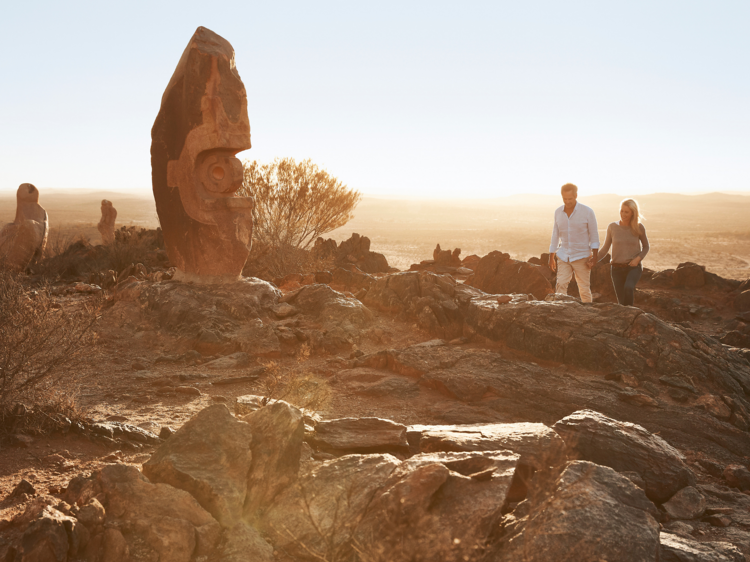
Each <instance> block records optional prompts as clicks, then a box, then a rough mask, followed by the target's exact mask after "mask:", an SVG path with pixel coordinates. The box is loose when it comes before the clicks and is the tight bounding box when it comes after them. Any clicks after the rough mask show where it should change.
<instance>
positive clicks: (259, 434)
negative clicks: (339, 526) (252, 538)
mask: <svg viewBox="0 0 750 562" xmlns="http://www.w3.org/2000/svg"><path fill="white" fill-rule="evenodd" d="M241 419H242V420H243V422H245V423H246V424H247V425H248V426H249V427H250V430H251V431H252V434H253V443H252V452H253V462H252V466H251V468H250V471H249V472H248V473H247V496H246V498H245V504H244V512H245V515H246V516H247V517H250V518H251V520H254V519H255V518H257V517H259V516H260V515H261V514H262V512H263V511H264V510H265V509H266V508H267V507H268V506H269V505H271V503H272V502H273V501H274V499H275V498H276V496H277V495H278V494H280V493H281V492H282V491H283V490H284V489H286V488H287V487H289V486H290V485H292V484H293V483H294V482H295V481H296V479H297V473H298V472H299V463H300V451H301V448H302V439H303V437H304V433H305V424H304V419H303V416H302V412H301V411H300V410H298V409H297V408H295V407H293V406H290V405H289V404H287V403H286V402H281V401H277V402H273V403H271V404H268V405H266V406H263V407H261V408H259V409H258V410H255V411H253V412H250V413H248V414H245V415H243V416H242V417H241Z"/></svg>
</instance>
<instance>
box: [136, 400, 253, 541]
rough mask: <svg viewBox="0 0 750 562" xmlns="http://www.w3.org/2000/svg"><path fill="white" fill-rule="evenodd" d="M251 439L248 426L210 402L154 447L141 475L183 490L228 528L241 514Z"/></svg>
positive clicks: (218, 405) (249, 461)
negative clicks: (155, 448) (209, 404)
mask: <svg viewBox="0 0 750 562" xmlns="http://www.w3.org/2000/svg"><path fill="white" fill-rule="evenodd" d="M252 441H253V436H252V431H251V427H250V426H249V425H248V424H246V423H244V422H241V421H237V419H236V418H235V417H234V416H232V414H230V412H229V410H228V409H227V407H226V406H225V405H223V404H216V405H214V406H210V407H208V408H206V409H204V410H202V411H201V412H199V413H198V414H197V415H196V416H195V417H193V418H192V419H191V420H190V421H189V422H187V423H186V424H185V425H183V426H182V427H181V428H180V429H179V430H178V431H177V433H175V434H174V435H173V436H172V437H171V438H170V439H169V440H168V441H167V442H166V443H164V444H163V445H162V446H161V447H159V449H157V451H156V452H155V453H154V454H153V455H152V457H151V458H150V459H149V460H148V461H147V462H145V463H144V464H143V474H145V475H146V476H147V477H148V478H149V479H150V480H151V481H152V482H154V483H158V482H161V483H165V484H169V485H170V486H174V487H175V488H179V489H181V490H185V491H186V492H189V493H190V494H191V495H192V496H193V497H194V498H196V499H197V500H198V502H200V504H201V506H203V508H204V509H206V511H208V512H209V513H210V514H211V515H213V516H214V518H216V520H217V521H218V522H219V523H221V525H222V526H223V527H232V526H234V525H235V524H236V523H237V522H238V521H239V520H240V518H241V517H242V511H243V505H244V502H245V496H246V493H247V486H248V478H247V475H248V472H249V471H250V463H251V461H252V453H251V449H250V446H251V444H252Z"/></svg>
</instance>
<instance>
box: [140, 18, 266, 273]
mask: <svg viewBox="0 0 750 562" xmlns="http://www.w3.org/2000/svg"><path fill="white" fill-rule="evenodd" d="M151 139H152V143H151V170H152V181H153V189H154V199H155V200H156V211H157V213H158V215H159V222H160V223H161V228H162V231H163V232H164V243H165V246H166V250H167V254H168V255H169V261H170V262H171V263H172V264H174V265H175V267H176V268H177V274H176V276H175V278H176V279H183V280H192V281H197V282H204V283H208V282H226V281H233V280H236V279H238V278H239V277H240V274H241V272H242V267H243V265H244V264H245V261H246V260H247V257H248V255H249V253H250V245H251V236H252V229H253V219H252V210H253V205H254V200H253V198H252V197H240V196H238V195H237V194H236V192H237V190H238V189H239V188H240V186H241V185H242V180H243V170H242V163H241V162H240V161H239V159H237V158H236V154H237V153H238V152H240V151H243V150H247V149H248V148H250V122H249V120H248V116H247V94H246V93H245V86H244V85H243V83H242V80H241V79H240V76H239V74H238V72H237V68H236V67H235V62H234V50H233V49H232V46H231V45H230V44H229V42H228V41H227V40H226V39H224V38H223V37H220V36H219V35H217V34H215V33H214V32H212V31H210V30H208V29H206V28H204V27H199V28H198V29H197V30H196V32H195V34H194V35H193V37H192V39H191V40H190V42H189V43H188V46H187V48H186V49H185V52H184V53H183V54H182V58H181V59H180V62H179V63H178V64H177V68H176V70H175V72H174V75H173V76H172V79H171V80H170V81H169V84H168V85H167V89H166V90H165V91H164V95H163V97H162V102H161V108H160V110H159V114H158V115H157V117H156V121H155V122H154V126H153V129H152V130H151Z"/></svg>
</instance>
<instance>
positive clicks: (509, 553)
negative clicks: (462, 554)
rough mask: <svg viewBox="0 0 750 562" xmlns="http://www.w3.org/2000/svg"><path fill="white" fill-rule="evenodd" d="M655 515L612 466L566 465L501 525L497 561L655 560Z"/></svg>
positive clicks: (656, 549) (583, 561) (591, 561)
mask: <svg viewBox="0 0 750 562" xmlns="http://www.w3.org/2000/svg"><path fill="white" fill-rule="evenodd" d="M658 517H659V512H658V510H657V509H656V507H655V506H654V504H652V503H651V502H650V501H649V500H648V498H647V497H646V495H645V494H644V493H643V490H641V489H640V488H638V487H636V486H635V485H634V484H633V483H632V482H630V480H628V479H627V478H625V477H624V476H622V475H620V474H618V473H617V472H615V471H614V470H612V469H611V468H608V467H605V466H599V465H597V464H593V463H590V462H586V461H574V462H572V463H570V464H569V465H568V466H567V467H566V468H565V469H564V471H563V472H562V474H560V476H559V477H557V478H552V479H550V480H549V481H548V482H547V483H546V485H542V486H540V488H539V490H538V494H536V495H535V496H533V497H530V498H528V499H526V500H524V501H523V502H521V503H520V504H519V505H518V506H517V507H516V509H515V510H514V511H513V512H512V513H511V514H509V515H508V516H507V517H506V519H505V521H504V524H503V529H502V540H501V542H500V544H499V545H498V549H497V551H496V554H495V556H494V557H493V558H492V559H493V560H495V561H497V562H505V561H508V562H511V561H518V560H523V561H524V562H536V561H539V562H548V561H550V560H560V561H562V560H575V561H576V562H600V561H601V560H607V561H608V562H641V561H644V560H658V559H659V558H658V557H659V523H658V521H657V519H658Z"/></svg>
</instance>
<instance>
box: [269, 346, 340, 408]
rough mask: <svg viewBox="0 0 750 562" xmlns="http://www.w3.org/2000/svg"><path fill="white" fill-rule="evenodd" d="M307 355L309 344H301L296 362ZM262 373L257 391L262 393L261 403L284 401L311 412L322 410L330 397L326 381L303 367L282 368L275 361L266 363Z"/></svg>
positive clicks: (304, 359) (308, 356)
mask: <svg viewBox="0 0 750 562" xmlns="http://www.w3.org/2000/svg"><path fill="white" fill-rule="evenodd" d="M309 358H310V346H309V345H307V344H303V345H302V347H301V348H300V351H299V354H298V356H297V359H298V362H299V363H301V364H304V362H306V361H307V360H308V359H309ZM265 367H266V371H265V373H264V374H263V379H262V380H261V382H260V384H259V387H258V388H257V389H256V391H257V392H258V393H259V394H260V395H261V396H263V403H264V404H268V403H269V402H273V401H275V400H283V401H285V402H288V403H289V404H291V405H293V406H295V407H297V408H299V409H300V410H302V411H306V412H311V413H314V412H316V411H319V410H324V409H325V408H326V407H327V406H328V404H329V402H330V399H331V389H330V386H329V385H328V382H327V381H326V380H325V379H324V378H323V377H321V376H319V375H316V374H314V373H312V372H310V371H309V370H307V369H305V368H304V366H303V367H302V368H300V369H298V370H294V371H286V372H285V371H282V369H281V367H280V366H279V365H278V363H276V362H275V361H269V362H268V363H266V364H265Z"/></svg>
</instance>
